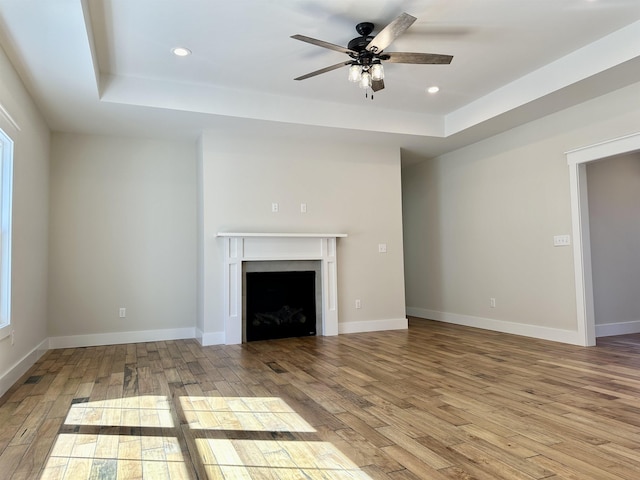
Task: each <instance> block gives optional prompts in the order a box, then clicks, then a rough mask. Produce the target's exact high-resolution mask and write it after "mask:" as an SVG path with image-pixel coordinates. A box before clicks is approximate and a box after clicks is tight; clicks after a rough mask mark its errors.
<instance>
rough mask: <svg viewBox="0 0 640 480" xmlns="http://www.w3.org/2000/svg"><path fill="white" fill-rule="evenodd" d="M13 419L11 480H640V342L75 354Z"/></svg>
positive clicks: (36, 372) (441, 338)
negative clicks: (139, 479)
mask: <svg viewBox="0 0 640 480" xmlns="http://www.w3.org/2000/svg"><path fill="white" fill-rule="evenodd" d="M0 405H1V406H0V477H1V478H3V479H9V478H11V479H41V478H42V479H45V478H46V479H51V478H67V479H83V478H92V479H115V478H117V479H133V478H143V477H144V478H148V479H153V480H156V479H163V478H171V479H174V478H188V479H195V478H199V479H217V478H225V479H236V478H260V479H262V478H265V479H283V478H292V479H294V478H295V479H299V478H305V479H320V478H340V479H342V478H362V479H369V478H370V479H394V480H401V479H404V480H408V479H417V478H422V479H436V480H437V479H491V480H494V479H503V478H504V479H556V480H557V479H580V480H585V479H598V480H601V479H603V480H618V479H628V480H636V479H638V478H640V336H635V337H634V336H627V337H610V338H607V339H603V340H602V341H601V342H599V345H598V346H597V347H594V348H581V347H573V346H567V345H562V344H557V343H552V342H545V341H539V340H532V339H528V338H523V337H516V336H510V335H504V334H499V333H494V332H487V331H482V330H475V329H469V328H464V327H458V326H453V325H446V324H440V323H436V322H430V321H423V320H411V321H410V328H409V330H408V331H392V332H376V333H365V334H352V335H340V336H337V337H307V338H302V339H285V340H276V341H268V342H254V343H251V344H245V345H236V346H213V347H204V348H203V347H200V346H199V345H198V343H197V342H196V341H195V340H184V341H168V342H151V343H141V344H128V345H115V346H102V347H91V348H76V349H61V350H52V351H49V352H48V353H47V354H46V355H45V356H44V357H43V358H42V359H41V360H40V361H39V362H38V363H37V364H36V365H35V366H34V367H33V368H32V369H31V371H30V372H29V373H28V374H27V375H25V377H24V378H23V379H21V380H20V381H19V382H18V383H17V384H16V385H15V386H14V387H13V388H12V389H11V390H10V391H9V392H7V394H6V395H5V396H4V397H2V399H1V400H0Z"/></svg>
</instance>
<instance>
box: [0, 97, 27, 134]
mask: <svg viewBox="0 0 640 480" xmlns="http://www.w3.org/2000/svg"><path fill="white" fill-rule="evenodd" d="M0 115H2V116H3V117H4V118H5V120H6V121H7V122H9V123H10V124H11V126H13V128H15V129H16V130H18V131H21V130H22V129H21V128H20V125H18V122H16V121H15V120H14V119H13V117H12V116H11V114H10V113H9V112H8V111H7V109H6V108H5V107H4V105H2V103H0Z"/></svg>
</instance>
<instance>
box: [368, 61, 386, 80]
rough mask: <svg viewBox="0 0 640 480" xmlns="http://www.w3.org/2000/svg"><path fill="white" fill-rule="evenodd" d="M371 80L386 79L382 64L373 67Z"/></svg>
mask: <svg viewBox="0 0 640 480" xmlns="http://www.w3.org/2000/svg"><path fill="white" fill-rule="evenodd" d="M371 78H372V79H373V80H382V79H383V78H384V68H382V64H380V63H376V64H374V65H373V66H372V67H371Z"/></svg>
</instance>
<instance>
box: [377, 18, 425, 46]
mask: <svg viewBox="0 0 640 480" xmlns="http://www.w3.org/2000/svg"><path fill="white" fill-rule="evenodd" d="M416 20H417V19H416V17H412V16H411V15H409V14H408V13H402V14H400V16H398V18H396V19H395V20H393V21H392V22H391V23H390V24H389V25H387V26H386V27H384V28H383V29H382V30H381V31H380V33H378V34H377V35H376V36H375V37H374V38H373V40H371V41H370V42H369V45H367V50H368V51H370V52H373V53H380V52H381V51H383V50H384V49H385V48H387V47H388V46H389V45H391V42H393V41H394V40H395V39H396V38H398V37H399V36H400V35H402V34H403V33H404V31H405V30H406V29H407V28H409V27H410V26H411V25H412V24H413V22H415V21H416Z"/></svg>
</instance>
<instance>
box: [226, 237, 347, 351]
mask: <svg viewBox="0 0 640 480" xmlns="http://www.w3.org/2000/svg"><path fill="white" fill-rule="evenodd" d="M216 236H217V237H218V238H222V239H223V240H224V262H225V266H224V267H225V268H224V309H225V311H224V325H225V327H224V329H225V343H226V344H227V345H230V344H237V343H242V288H243V286H242V283H243V274H242V263H243V262H253V261H270V260H319V261H320V263H321V267H320V269H321V280H322V328H321V332H319V333H320V334H321V335H337V334H338V279H337V276H338V269H337V255H336V240H337V239H338V238H341V237H346V236H347V234H346V233H263V232H245V233H242V232H240V233H238V232H220V233H218V234H217V235H216Z"/></svg>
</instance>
